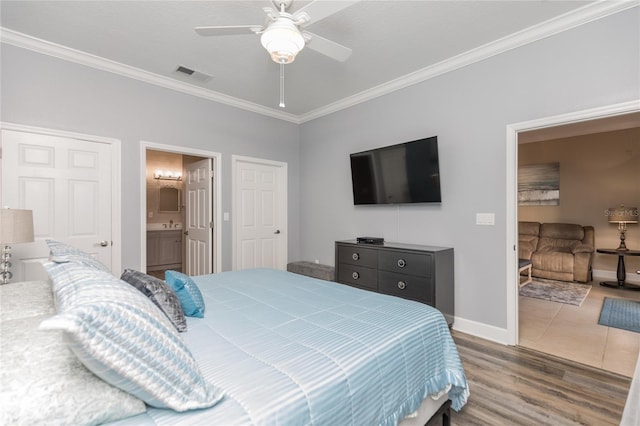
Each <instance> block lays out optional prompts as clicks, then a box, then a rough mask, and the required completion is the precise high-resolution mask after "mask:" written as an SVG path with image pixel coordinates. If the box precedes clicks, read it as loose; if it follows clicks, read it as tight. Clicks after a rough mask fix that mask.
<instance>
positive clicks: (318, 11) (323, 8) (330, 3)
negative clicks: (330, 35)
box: [294, 0, 362, 26]
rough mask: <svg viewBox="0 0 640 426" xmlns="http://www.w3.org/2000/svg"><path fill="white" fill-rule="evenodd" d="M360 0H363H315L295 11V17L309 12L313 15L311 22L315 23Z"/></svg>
mask: <svg viewBox="0 0 640 426" xmlns="http://www.w3.org/2000/svg"><path fill="white" fill-rule="evenodd" d="M360 1H362V0H340V1H336V0H315V1H312V2H311V3H309V4H308V5H306V6H304V7H301V8H300V9H299V10H297V11H296V13H294V17H295V16H296V15H298V14H300V13H307V14H308V15H309V16H310V17H311V22H309V23H310V24H313V23H316V22H318V21H321V20H323V19H324V18H327V17H329V16H331V15H333V14H334V13H338V12H340V11H341V10H342V9H346V8H347V7H349V6H351V5H352V4H355V3H358V2H360ZM304 25H308V24H303V25H302V26H304Z"/></svg>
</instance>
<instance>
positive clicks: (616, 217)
mask: <svg viewBox="0 0 640 426" xmlns="http://www.w3.org/2000/svg"><path fill="white" fill-rule="evenodd" d="M607 216H608V217H609V223H617V224H618V231H620V246H619V247H618V248H617V249H616V250H620V251H626V250H629V249H628V248H627V246H626V244H625V243H624V240H625V235H624V234H625V233H626V232H627V223H638V208H637V207H625V206H624V205H621V206H620V207H613V208H610V209H608V210H607Z"/></svg>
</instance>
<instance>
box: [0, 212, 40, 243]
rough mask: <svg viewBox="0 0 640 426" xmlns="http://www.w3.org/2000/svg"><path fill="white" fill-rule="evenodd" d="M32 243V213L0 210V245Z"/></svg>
mask: <svg viewBox="0 0 640 426" xmlns="http://www.w3.org/2000/svg"><path fill="white" fill-rule="evenodd" d="M30 242H33V212H32V211H31V210H21V209H0V243H3V244H14V243H30Z"/></svg>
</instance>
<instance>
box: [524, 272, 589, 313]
mask: <svg viewBox="0 0 640 426" xmlns="http://www.w3.org/2000/svg"><path fill="white" fill-rule="evenodd" d="M589 291H591V284H576V283H572V282H568V281H556V280H545V279H542V278H534V279H533V281H532V282H530V283H529V284H525V285H523V286H522V287H520V296H525V297H534V298H536V299H543V300H549V301H551V302H558V303H566V304H568V305H576V306H581V305H582V302H584V299H586V297H587V295H588V294H589Z"/></svg>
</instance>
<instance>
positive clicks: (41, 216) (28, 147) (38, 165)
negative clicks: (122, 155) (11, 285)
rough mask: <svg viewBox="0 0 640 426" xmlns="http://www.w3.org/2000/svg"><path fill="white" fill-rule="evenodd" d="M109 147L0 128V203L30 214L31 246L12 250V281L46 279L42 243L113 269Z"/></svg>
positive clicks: (110, 159)
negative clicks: (49, 241) (84, 255)
mask: <svg viewBox="0 0 640 426" xmlns="http://www.w3.org/2000/svg"><path fill="white" fill-rule="evenodd" d="M112 155H113V154H112V146H111V145H110V144H108V143H99V142H93V141H87V140H79V139H74V138H71V137H63V136H53V135H46V134H38V133H30V132H23V131H15V130H7V129H3V130H2V205H3V206H8V207H13V208H21V209H29V210H33V222H34V223H33V225H34V236H35V240H36V241H35V243H29V244H18V245H16V246H15V247H13V255H14V257H13V268H12V271H13V273H14V278H13V280H12V281H14V282H15V281H22V280H37V279H46V274H45V272H44V269H43V268H42V267H41V266H40V262H41V261H42V260H46V259H47V258H48V256H49V250H48V248H47V246H46V244H45V242H44V240H45V239H55V240H58V241H61V242H64V243H67V244H70V245H72V246H74V247H77V248H79V249H80V250H83V251H85V252H87V253H90V254H92V255H94V256H95V257H97V258H98V259H99V260H100V261H101V262H102V263H104V264H105V265H106V266H107V267H109V268H111V267H112V247H111V245H112V213H111V212H112V210H111V201H112V187H111V184H112V176H111V173H112Z"/></svg>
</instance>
